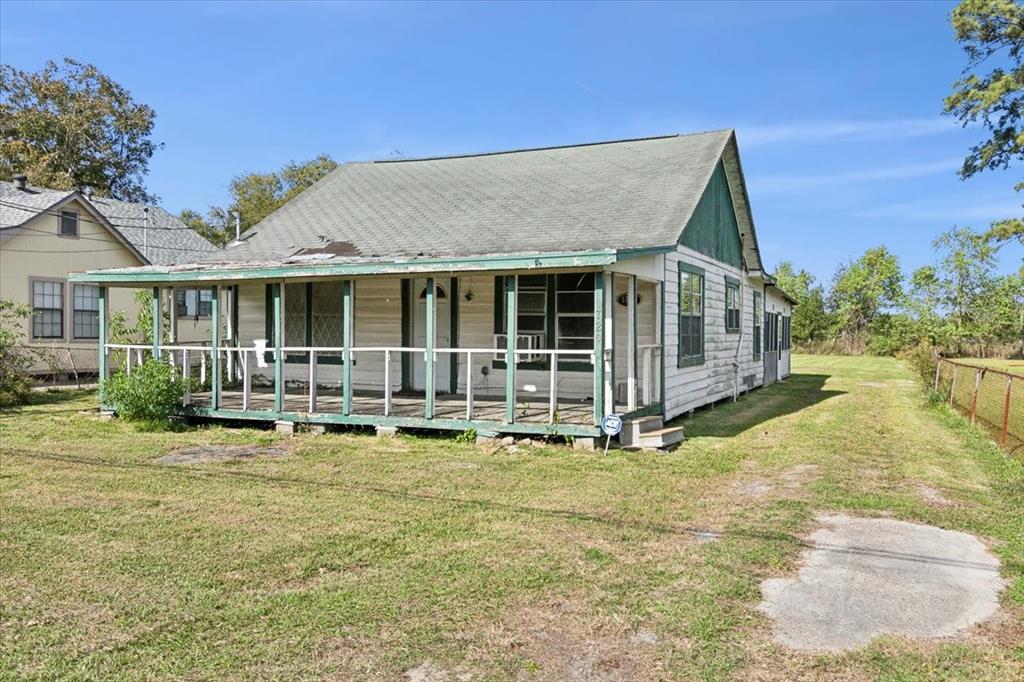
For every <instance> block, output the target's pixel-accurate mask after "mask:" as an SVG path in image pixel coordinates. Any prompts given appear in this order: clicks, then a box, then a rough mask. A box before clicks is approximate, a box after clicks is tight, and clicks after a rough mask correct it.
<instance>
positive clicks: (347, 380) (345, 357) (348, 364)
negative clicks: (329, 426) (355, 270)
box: [341, 279, 355, 416]
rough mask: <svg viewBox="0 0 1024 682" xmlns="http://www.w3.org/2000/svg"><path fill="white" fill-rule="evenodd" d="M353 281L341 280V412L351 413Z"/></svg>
mask: <svg viewBox="0 0 1024 682" xmlns="http://www.w3.org/2000/svg"><path fill="white" fill-rule="evenodd" d="M354 289H355V283H354V282H353V281H352V280H350V279H346V280H342V282H341V325H342V326H341V334H342V346H343V347H344V350H343V351H342V352H341V383H342V391H343V393H342V414H345V415H346V416H347V415H349V414H351V413H352V297H353V295H354V294H355V291H354Z"/></svg>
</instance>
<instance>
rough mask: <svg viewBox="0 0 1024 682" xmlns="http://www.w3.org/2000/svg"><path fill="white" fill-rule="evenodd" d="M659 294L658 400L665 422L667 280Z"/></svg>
mask: <svg viewBox="0 0 1024 682" xmlns="http://www.w3.org/2000/svg"><path fill="white" fill-rule="evenodd" d="M658 293H659V296H660V297H661V358H660V361H659V365H660V366H659V367H658V371H659V372H660V373H661V375H660V379H659V381H658V384H659V386H658V388H659V391H658V399H659V401H660V402H661V419H662V421H664V419H665V417H666V416H667V415H668V413H667V412H666V410H665V361H666V360H665V358H666V357H668V356H667V354H666V353H665V280H664V279H662V280H661V282H659V283H658Z"/></svg>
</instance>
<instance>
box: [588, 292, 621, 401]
mask: <svg viewBox="0 0 1024 682" xmlns="http://www.w3.org/2000/svg"><path fill="white" fill-rule="evenodd" d="M607 277H608V289H609V290H610V291H611V293H612V296H611V299H612V308H611V311H610V312H611V315H610V317H611V323H612V333H611V338H612V352H611V358H609V360H608V365H609V368H608V371H609V372H611V375H612V393H611V395H609V396H608V400H609V405H608V406H607V409H608V411H609V412H614V411H615V378H616V376H615V355H616V354H617V353H618V350H619V344H618V343H617V342H618V339H617V338H616V337H615V331H616V324H615V323H616V322H617V318H618V315H616V314H615V309H616V308H617V307H618V298H617V297H616V295H615V273H614V272H609V273H608V275H607ZM594 295H595V296H597V292H594ZM594 360H595V361H596V360H597V358H594ZM601 416H602V417H603V416H604V415H601Z"/></svg>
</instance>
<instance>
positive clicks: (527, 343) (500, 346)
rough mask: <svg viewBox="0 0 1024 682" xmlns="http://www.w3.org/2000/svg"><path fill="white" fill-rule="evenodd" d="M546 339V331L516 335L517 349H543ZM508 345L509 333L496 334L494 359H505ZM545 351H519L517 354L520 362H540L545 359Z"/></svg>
mask: <svg viewBox="0 0 1024 682" xmlns="http://www.w3.org/2000/svg"><path fill="white" fill-rule="evenodd" d="M545 341H546V335H545V334H544V332H534V333H531V334H517V335H516V350H526V351H535V350H543V349H544V343H545ZM507 347H508V335H507V334H495V335H494V359H495V360H498V361H502V362H503V361H504V360H505V349H506V348H507ZM544 355H545V354H544V353H519V354H518V355H517V357H518V360H519V362H539V361H541V360H543V359H544Z"/></svg>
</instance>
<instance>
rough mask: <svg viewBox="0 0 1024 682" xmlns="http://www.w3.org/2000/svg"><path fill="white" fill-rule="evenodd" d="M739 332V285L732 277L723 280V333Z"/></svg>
mask: <svg viewBox="0 0 1024 682" xmlns="http://www.w3.org/2000/svg"><path fill="white" fill-rule="evenodd" d="M739 330H740V283H739V280H735V279H733V278H732V277H726V278H725V331H726V332H728V333H735V332H738V331H739Z"/></svg>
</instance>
